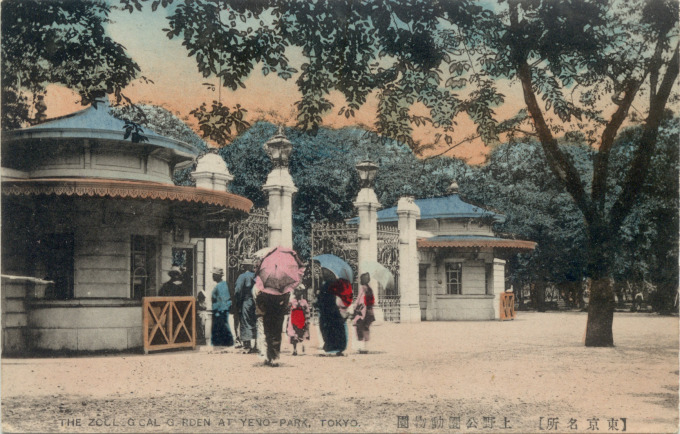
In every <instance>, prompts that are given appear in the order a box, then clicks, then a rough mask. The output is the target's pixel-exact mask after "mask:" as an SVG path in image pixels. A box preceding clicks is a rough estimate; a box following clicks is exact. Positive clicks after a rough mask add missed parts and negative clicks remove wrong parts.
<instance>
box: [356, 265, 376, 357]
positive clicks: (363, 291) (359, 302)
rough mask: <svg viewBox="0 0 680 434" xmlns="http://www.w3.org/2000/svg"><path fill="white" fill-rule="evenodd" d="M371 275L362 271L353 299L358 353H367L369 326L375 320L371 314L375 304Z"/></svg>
mask: <svg viewBox="0 0 680 434" xmlns="http://www.w3.org/2000/svg"><path fill="white" fill-rule="evenodd" d="M370 280H371V276H370V274H368V273H364V274H362V275H361V277H360V278H359V283H360V284H361V286H360V287H359V294H358V295H357V298H356V299H355V300H354V318H353V320H352V323H353V324H354V327H356V331H357V340H358V341H359V353H360V354H366V353H368V349H367V345H366V344H367V343H368V341H369V339H370V337H371V335H370V326H371V324H372V323H373V321H375V315H374V314H373V305H374V304H375V296H374V295H373V288H371V286H370Z"/></svg>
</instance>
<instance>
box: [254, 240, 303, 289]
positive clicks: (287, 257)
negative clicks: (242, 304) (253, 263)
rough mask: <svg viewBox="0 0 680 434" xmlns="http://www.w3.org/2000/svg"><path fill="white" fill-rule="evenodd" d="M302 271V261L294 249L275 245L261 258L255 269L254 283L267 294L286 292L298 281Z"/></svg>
mask: <svg viewBox="0 0 680 434" xmlns="http://www.w3.org/2000/svg"><path fill="white" fill-rule="evenodd" d="M304 272H305V268H304V267H303V266H302V261H300V258H298V255H297V253H295V251H294V250H292V249H287V248H284V247H277V248H275V249H273V250H272V251H271V252H269V253H268V254H267V255H266V256H265V257H264V258H263V259H262V262H261V263H260V266H259V267H258V268H257V270H256V271H255V275H256V277H255V285H256V286H257V287H258V289H259V290H260V291H263V292H266V293H269V294H274V295H280V294H286V293H288V292H291V291H292V290H293V289H294V288H295V287H296V286H297V285H298V284H299V283H300V280H301V279H302V274H303V273H304Z"/></svg>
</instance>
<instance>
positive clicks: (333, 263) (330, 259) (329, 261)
mask: <svg viewBox="0 0 680 434" xmlns="http://www.w3.org/2000/svg"><path fill="white" fill-rule="evenodd" d="M312 259H313V260H314V261H317V262H318V263H319V265H320V266H321V268H325V269H327V270H328V271H330V272H331V273H333V274H335V277H337V278H338V279H345V280H348V281H350V282H352V281H353V279H354V273H352V267H350V266H349V264H348V263H347V262H345V261H343V260H342V259H341V258H339V257H337V256H335V255H330V254H324V255H319V256H315V257H313V258H312Z"/></svg>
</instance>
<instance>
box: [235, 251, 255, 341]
mask: <svg viewBox="0 0 680 434" xmlns="http://www.w3.org/2000/svg"><path fill="white" fill-rule="evenodd" d="M242 265H243V268H244V269H245V271H244V272H243V273H241V275H240V276H238V279H236V288H235V291H234V299H235V300H234V303H235V304H236V310H235V315H238V316H239V317H240V320H239V321H238V324H239V326H240V336H241V342H242V343H243V351H244V352H245V353H247V354H254V353H257V341H256V337H257V316H256V315H255V299H254V298H253V285H254V284H255V273H253V266H254V264H253V261H250V260H247V261H243V264H242ZM234 328H236V325H234Z"/></svg>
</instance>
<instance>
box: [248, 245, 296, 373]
mask: <svg viewBox="0 0 680 434" xmlns="http://www.w3.org/2000/svg"><path fill="white" fill-rule="evenodd" d="M304 271H305V269H304V267H303V266H302V261H300V258H298V255H297V253H295V251H294V250H292V249H287V248H284V247H277V248H275V249H273V250H271V251H269V252H268V253H267V254H266V255H265V256H264V258H263V259H262V261H261V262H260V264H259V266H258V267H257V269H256V270H255V308H256V314H257V316H258V317H261V318H262V325H263V329H264V330H263V331H264V342H263V343H264V348H262V347H261V346H260V348H259V350H260V354H261V355H263V356H264V358H265V364H266V365H269V366H278V363H277V362H276V360H277V359H278V358H279V354H280V353H281V334H282V333H283V319H284V317H285V315H286V313H287V311H288V299H289V298H290V293H291V292H292V291H293V289H294V288H295V287H296V286H297V285H298V284H299V283H300V280H301V279H302V274H303V273H304Z"/></svg>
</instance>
